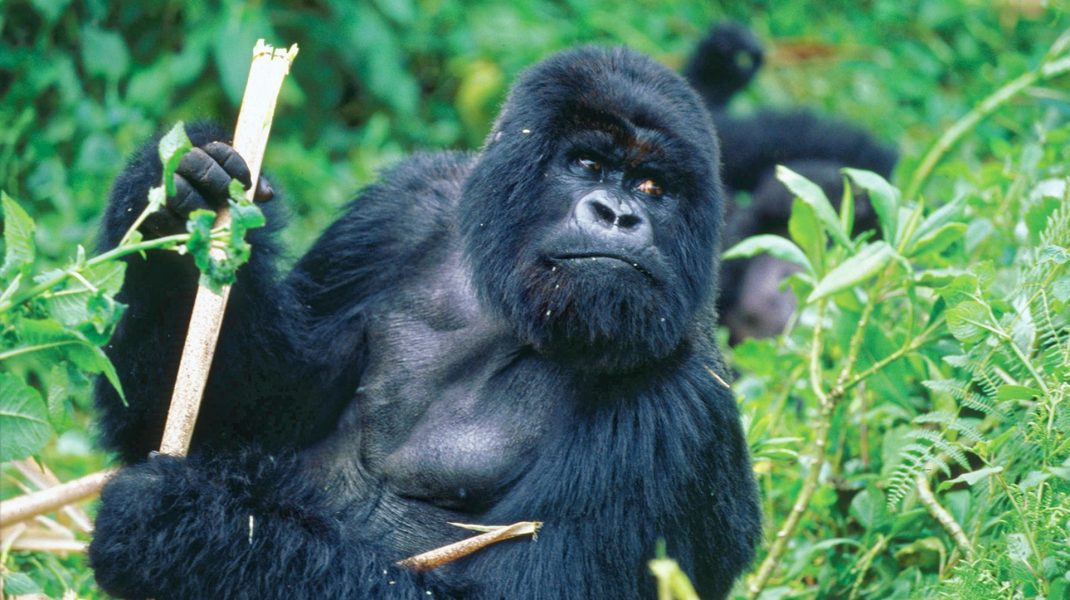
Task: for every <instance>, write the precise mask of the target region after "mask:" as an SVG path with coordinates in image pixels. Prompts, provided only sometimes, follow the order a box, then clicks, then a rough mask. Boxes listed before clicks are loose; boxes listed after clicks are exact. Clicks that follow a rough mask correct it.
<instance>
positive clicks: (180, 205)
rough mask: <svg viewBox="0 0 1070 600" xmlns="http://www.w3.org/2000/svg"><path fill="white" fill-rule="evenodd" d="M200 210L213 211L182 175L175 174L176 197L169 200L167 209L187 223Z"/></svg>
mask: <svg viewBox="0 0 1070 600" xmlns="http://www.w3.org/2000/svg"><path fill="white" fill-rule="evenodd" d="M199 208H205V209H208V210H211V209H212V206H211V205H210V204H208V201H207V200H205V199H204V196H202V195H201V193H200V192H199V191H197V188H195V187H193V185H191V184H190V182H189V180H187V179H186V178H185V177H183V176H182V175H179V174H178V173H175V195H174V196H172V197H170V198H168V199H167V209H168V210H170V211H171V212H172V213H174V214H175V215H177V216H178V217H179V218H180V219H181V220H183V221H185V220H186V219H188V218H189V214H190V213H191V212H193V211H195V210H197V209H199Z"/></svg>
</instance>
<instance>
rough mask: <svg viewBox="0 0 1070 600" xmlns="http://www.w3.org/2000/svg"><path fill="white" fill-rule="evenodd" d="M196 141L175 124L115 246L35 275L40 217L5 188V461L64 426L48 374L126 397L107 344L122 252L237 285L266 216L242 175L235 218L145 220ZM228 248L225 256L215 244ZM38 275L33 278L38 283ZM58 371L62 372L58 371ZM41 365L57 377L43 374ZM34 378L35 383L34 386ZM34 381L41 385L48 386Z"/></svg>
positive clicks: (0, 455)
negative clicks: (88, 378)
mask: <svg viewBox="0 0 1070 600" xmlns="http://www.w3.org/2000/svg"><path fill="white" fill-rule="evenodd" d="M190 148H191V146H190V142H189V138H187V137H186V133H185V130H184V129H183V127H182V124H181V123H179V124H177V125H175V127H174V128H172V130H171V131H170V132H169V133H168V134H167V135H165V136H164V137H163V138H162V139H161V140H160V144H159V151H160V159H161V161H162V163H163V165H164V172H163V179H162V182H161V185H160V186H158V187H155V188H153V189H152V190H150V192H149V198H148V205H147V206H146V207H145V209H144V211H143V212H142V213H141V214H140V215H139V216H138V217H137V219H136V220H135V221H134V223H133V225H132V226H131V227H130V229H129V231H127V232H126V234H125V235H124V236H123V237H122V239H121V240H120V241H119V243H118V244H117V245H116V247H115V248H112V249H111V250H108V251H107V252H104V253H102V254H99V255H97V256H94V257H91V258H88V257H87V256H86V252H85V250H84V248H82V247H81V246H79V247H78V251H77V254H76V256H75V257H74V258H73V259H72V260H71V261H70V262H68V263H67V265H66V266H64V267H63V268H61V269H53V270H49V271H45V272H43V273H40V274H37V275H34V274H33V266H34V257H35V254H36V253H35V243H34V230H35V224H34V222H33V220H32V219H31V218H30V216H29V215H28V214H27V213H26V212H25V211H24V210H23V209H22V208H21V207H20V206H19V205H18V203H16V202H15V201H14V200H13V199H12V198H10V197H9V196H8V195H7V194H6V193H3V194H0V196H2V204H3V216H4V263H3V268H2V269H0V289H3V290H4V291H3V294H2V295H0V335H2V338H0V339H2V342H3V344H2V346H0V348H2V349H0V364H2V365H3V366H4V368H5V370H6V371H8V372H6V373H0V439H3V440H4V442H3V444H2V445H0V461H3V462H6V461H10V460H14V459H20V458H24V457H27V456H30V455H33V454H36V453H37V452H39V451H40V450H41V448H42V447H43V446H44V445H45V443H46V442H47V441H48V440H49V439H50V437H51V435H52V433H53V431H54V428H55V427H58V426H61V425H62V424H63V417H64V415H66V414H67V412H68V407H67V406H65V405H64V404H63V403H64V402H65V398H66V394H64V392H63V390H62V389H50V388H48V387H47V386H46V385H44V384H43V383H42V381H52V382H62V381H64V380H65V377H66V376H69V375H67V374H69V373H70V372H71V371H74V372H76V373H78V374H87V373H88V374H94V373H99V374H102V375H103V376H104V377H106V378H107V380H108V381H109V382H110V383H111V385H113V386H115V389H116V390H117V391H118V392H119V395H120V397H123V398H124V400H125V397H124V395H123V389H122V385H121V383H120V381H119V376H118V374H117V373H116V372H115V368H114V367H113V366H112V364H111V361H109V360H108V357H107V356H106V355H105V354H104V351H103V350H102V349H101V346H103V345H104V344H105V343H107V341H108V340H109V339H110V338H111V335H112V333H113V331H114V329H115V326H116V324H117V323H118V322H119V319H120V318H121V316H122V314H123V310H124V309H125V308H126V307H125V306H124V305H123V304H122V303H121V302H118V301H117V300H115V296H116V294H118V293H119V290H120V289H121V288H122V284H123V274H124V272H125V269H126V264H125V262H124V259H126V257H130V258H129V259H127V260H139V257H135V256H131V255H135V254H137V255H141V257H144V253H145V252H148V251H172V252H178V253H180V254H182V253H186V252H189V253H190V254H192V255H193V260H194V262H196V264H197V266H198V267H199V268H200V269H201V271H202V281H204V282H206V283H207V284H208V285H209V286H211V287H213V288H214V289H218V288H219V287H220V286H222V285H225V284H229V283H232V282H233V281H234V278H235V274H236V272H237V270H238V268H239V267H240V266H241V265H242V264H244V263H245V262H246V261H247V260H248V258H249V253H250V248H249V244H248V243H247V242H246V241H245V240H244V234H245V232H246V231H247V230H249V229H252V228H255V227H260V226H263V224H264V217H263V214H262V213H261V212H260V209H259V208H257V207H256V206H255V205H253V203H252V202H251V201H249V200H246V198H245V195H244V193H243V191H242V187H241V184H240V183H237V182H234V183H233V184H232V186H231V200H230V206H231V224H230V225H229V226H228V227H213V221H214V219H215V213H213V212H211V211H194V213H193V214H192V215H190V221H189V223H188V224H187V227H188V230H189V231H188V232H187V233H182V234H176V235H170V236H165V237H159V238H155V239H150V240H146V239H144V238H143V236H142V235H141V232H140V231H139V230H138V227H139V226H140V225H141V223H142V222H143V221H144V220H145V218H146V217H147V216H148V215H149V214H151V213H152V212H153V211H156V210H160V209H161V208H162V207H163V205H164V200H165V198H166V194H167V193H168V191H167V190H168V189H170V191H171V192H172V193H173V186H174V178H173V175H174V172H175V169H176V168H177V166H178V162H179V160H181V158H182V156H183V155H184V154H185V152H187V151H189V149H190ZM213 248H218V249H220V250H222V251H223V257H222V258H215V257H213V256H211V254H210V250H212V249H213ZM31 282H32V283H31ZM57 371H58V372H59V373H63V374H58V375H57V374H56V373H57ZM41 373H50V374H52V375H54V376H52V377H47V378H42V377H41V376H40V374H41ZM33 384H36V386H35V385H33ZM37 388H42V389H41V391H43V392H44V396H42V394H41V391H38V389H37ZM46 398H47V401H46Z"/></svg>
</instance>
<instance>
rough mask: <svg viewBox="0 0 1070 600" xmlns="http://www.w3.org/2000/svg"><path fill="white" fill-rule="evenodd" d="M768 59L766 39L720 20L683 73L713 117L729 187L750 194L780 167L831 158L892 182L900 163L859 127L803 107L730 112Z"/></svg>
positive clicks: (725, 181) (894, 152)
mask: <svg viewBox="0 0 1070 600" xmlns="http://www.w3.org/2000/svg"><path fill="white" fill-rule="evenodd" d="M764 62H765V53H764V51H763V50H762V46H761V42H760V41H759V40H758V39H757V38H756V37H755V36H754V34H753V33H751V32H750V31H749V30H748V29H747V28H746V27H744V26H743V25H740V24H738V23H720V24H717V25H714V26H713V27H711V28H710V31H709V32H708V33H707V34H706V37H704V38H703V39H702V41H701V42H700V43H699V45H698V46H697V47H696V48H695V52H694V53H693V54H692V55H691V58H690V59H689V60H688V64H687V66H686V67H685V69H684V74H685V76H686V77H687V79H688V81H690V82H691V83H692V85H694V86H695V88H696V89H697V90H699V92H700V93H701V94H702V96H703V98H704V99H705V100H706V103H707V108H709V110H710V112H711V113H712V115H713V121H714V124H715V125H716V126H717V134H718V136H719V138H720V140H721V151H722V155H721V156H722V160H723V163H724V171H723V173H722V174H723V177H724V183H725V185H726V186H727V187H728V188H729V189H730V190H732V191H740V190H743V191H751V190H753V189H754V188H755V187H757V186H758V184H759V183H760V182H761V180H762V179H763V177H764V176H765V175H767V174H768V173H769V172H770V171H771V170H772V168H773V167H774V166H775V165H778V164H786V163H790V162H793V161H817V160H820V161H828V162H832V163H839V164H840V165H844V166H849V167H854V168H857V169H866V170H868V171H873V172H875V173H880V174H881V175H883V176H885V177H887V176H888V175H889V174H890V173H891V172H892V168H893V167H895V163H896V161H897V160H898V153H897V152H896V151H895V149H894V148H891V147H889V146H886V145H884V144H881V143H880V142H878V141H877V140H875V139H873V137H872V136H870V135H869V134H868V133H867V132H866V131H864V130H862V129H860V128H858V127H857V126H855V125H851V124H849V123H844V122H840V121H836V120H833V119H829V118H827V117H823V116H820V115H817V114H816V113H814V112H812V111H809V110H804V109H790V110H772V109H763V110H759V111H757V112H756V113H754V114H750V115H741V116H737V115H732V114H729V113H728V112H727V107H728V104H729V103H730V101H731V99H732V97H733V96H734V95H735V94H736V93H737V92H738V91H740V90H742V89H743V88H745V87H746V86H747V84H748V83H750V81H751V80H752V79H753V78H754V76H755V75H756V74H757V72H758V70H759V69H760V68H761V66H762V64H763V63H764Z"/></svg>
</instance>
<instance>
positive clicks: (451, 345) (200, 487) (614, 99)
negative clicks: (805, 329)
mask: <svg viewBox="0 0 1070 600" xmlns="http://www.w3.org/2000/svg"><path fill="white" fill-rule="evenodd" d="M190 134H191V138H192V140H193V141H194V144H195V145H197V146H199V147H203V146H205V145H207V144H208V142H210V141H212V140H217V139H224V136H223V134H222V132H220V131H218V130H214V129H212V128H210V127H196V128H193V129H192V130H191V131H190ZM152 148H153V145H152V144H151V143H150V144H149V145H147V146H146V148H145V149H144V150H143V151H142V152H141V153H140V154H139V155H138V156H137V157H135V159H134V161H133V162H132V163H131V165H130V166H129V167H128V168H127V170H126V171H125V172H124V174H123V175H122V176H121V177H120V178H119V180H118V181H117V183H116V185H115V188H114V192H113V197H112V201H111V205H110V208H109V210H108V213H107V215H106V217H105V220H104V240H105V243H106V244H114V243H115V241H116V240H117V239H118V236H120V235H121V232H122V231H123V230H124V229H125V228H126V227H127V226H129V224H130V223H131V221H132V219H133V217H134V216H135V215H136V214H137V213H138V211H139V210H140V208H141V207H142V206H144V198H145V196H146V193H147V191H148V188H149V186H151V185H153V184H154V183H155V182H156V181H157V180H158V178H159V177H160V166H159V164H158V160H157V159H155V158H154V154H153V152H152ZM718 160H719V159H718V154H717V143H716V141H715V139H714V135H713V129H712V126H711V124H710V121H709V117H708V116H707V114H706V111H705V109H704V108H703V105H702V101H701V100H700V98H699V97H698V96H697V95H696V94H695V93H694V92H693V91H692V90H691V89H690V87H689V86H688V85H687V84H686V83H685V82H684V81H683V79H681V78H680V77H678V76H676V75H674V74H673V73H671V72H670V71H668V70H667V69H665V68H664V67H662V66H660V65H658V64H656V63H655V62H654V61H652V60H650V59H648V58H646V57H643V56H641V55H638V54H635V53H633V52H630V51H627V50H623V49H599V48H585V49H580V50H576V51H572V52H568V53H563V54H560V55H557V56H555V57H552V58H550V59H548V60H547V61H545V62H543V63H541V64H540V65H538V66H536V67H534V68H532V69H531V70H529V71H528V72H527V73H526V74H525V75H524V76H523V77H522V78H521V80H520V81H519V82H518V83H517V84H516V86H515V87H514V89H513V91H512V92H511V93H510V96H509V98H508V100H507V101H506V103H505V106H504V108H503V111H502V114H501V115H500V117H499V119H498V121H497V123H496V124H495V126H494V129H493V131H492V132H491V134H490V136H489V137H488V140H487V142H486V144H485V146H484V148H483V149H482V151H481V152H480V153H479V154H463V153H442V154H434V155H419V156H415V157H413V158H411V159H409V160H407V161H405V162H403V163H402V164H400V165H399V166H397V167H396V168H394V169H393V170H392V171H390V172H388V173H386V174H385V175H384V177H383V178H382V181H381V183H378V184H375V185H372V186H370V187H369V188H367V189H366V190H365V191H364V192H363V193H361V195H360V196H359V197H358V199H357V200H356V201H354V202H353V203H352V205H350V207H349V208H348V209H347V210H346V211H345V214H344V215H342V216H341V218H340V219H339V220H338V221H337V222H336V223H335V224H334V225H332V226H331V227H330V228H329V229H328V230H327V231H326V232H325V233H324V235H323V236H322V238H320V240H319V241H318V242H317V243H316V244H315V245H314V247H313V248H312V249H311V250H310V251H309V252H308V254H307V255H306V256H305V257H304V258H302V259H301V260H300V261H299V262H298V264H297V265H296V267H295V268H294V269H293V271H292V272H291V273H290V274H289V275H288V276H286V277H285V278H280V277H277V276H276V272H275V268H274V266H273V264H274V259H275V256H276V254H277V253H276V251H275V245H274V243H273V241H272V233H271V232H270V231H258V232H255V233H254V239H253V244H254V249H253V256H252V260H251V262H250V263H249V264H248V265H246V266H245V267H243V269H242V270H241V271H240V273H239V278H238V282H237V284H236V285H235V287H234V291H233V293H232V296H231V305H230V307H229V309H228V311H227V317H226V321H225V323H224V329H223V333H222V339H221V341H220V345H219V349H218V351H217V354H216V358H215V365H214V367H213V370H212V373H211V376H210V380H209V384H208V389H207V392H206V395H205V398H204V405H203V408H202V412H201V417H200V419H199V422H198V425H197V429H196V432H195V435H194V440H193V448H192V452H191V455H190V457H189V458H188V459H179V458H173V457H165V456H155V457H151V458H148V459H147V460H146V458H145V457H146V456H147V455H148V453H149V452H150V451H151V450H152V449H153V448H155V446H156V444H157V443H158V440H159V436H160V431H161V422H162V420H163V415H164V412H165V406H166V403H167V400H168V398H169V395H170V394H169V392H170V387H171V385H172V382H173V380H174V373H175V371H176V365H177V362H178V360H177V357H178V353H179V347H180V344H181V338H182V334H183V331H184V326H185V324H186V322H187V319H188V315H189V310H190V300H191V297H192V290H193V287H194V284H195V280H196V273H195V272H194V270H193V269H192V267H191V266H190V265H189V264H188V263H187V261H186V260H184V258H183V257H176V256H170V255H166V256H163V255H158V254H151V255H150V256H149V257H148V260H147V261H142V260H141V259H138V258H133V259H132V260H131V261H130V268H129V271H128V276H127V285H126V286H125V288H124V290H123V296H122V299H123V301H124V302H127V303H128V304H129V309H128V311H127V313H126V315H125V317H124V320H123V322H122V323H121V325H120V327H119V330H118V331H117V333H116V336H115V338H114V340H113V342H112V344H111V345H110V347H109V349H108V352H109V354H110V356H111V357H112V359H113V360H114V361H115V363H116V365H117V367H118V370H119V373H120V376H121V377H122V380H123V384H124V387H125V389H126V390H127V397H128V399H129V402H130V406H129V407H124V406H123V405H122V404H121V403H120V401H119V399H118V398H117V397H116V396H115V394H114V392H113V391H112V390H111V388H110V387H108V385H107V384H106V383H105V384H101V385H99V386H98V392H97V402H98V406H99V408H100V411H101V414H102V416H101V428H102V431H103V440H104V442H105V444H106V445H107V446H108V447H109V448H112V449H114V450H115V451H117V452H118V453H119V455H120V456H121V457H122V459H123V460H124V461H125V462H127V463H130V464H129V465H128V466H126V467H124V468H123V469H122V470H121V471H120V473H119V474H118V475H117V476H116V477H115V478H114V479H113V480H112V481H111V482H110V483H109V484H108V486H107V487H106V488H105V490H104V492H103V495H102V503H101V507H100V511H99V515H98V518H97V525H96V535H95V538H94V540H93V542H92V545H91V547H90V560H91V563H92V565H93V568H94V570H95V572H96V577H97V580H98V582H99V583H100V584H101V586H102V587H103V588H104V589H105V590H107V591H109V592H110V593H113V594H115V595H118V596H124V597H155V598H157V599H160V600H163V599H165V598H193V597H220V598H245V597H247V598H274V597H287V598H291V597H301V598H308V597H323V598H376V599H381V598H415V597H428V596H431V597H437V598H443V597H463V598H495V599H497V598H585V599H589V598H639V597H652V596H653V591H654V590H653V580H652V577H651V576H650V575H649V574H648V573H647V571H646V562H647V560H649V559H650V558H652V557H653V556H654V549H655V546H656V543H657V541H658V540H659V539H664V540H665V542H666V545H667V550H668V554H669V555H670V556H672V557H673V558H675V559H676V560H677V561H679V562H680V564H681V565H682V566H683V568H684V569H685V570H686V572H687V573H688V574H689V575H690V576H691V577H692V578H693V580H694V582H695V584H696V587H697V588H698V590H699V593H700V594H702V597H704V598H721V597H724V596H725V595H726V594H727V593H728V590H729V589H730V588H731V586H732V584H733V581H734V580H735V578H736V577H737V576H738V575H739V573H740V572H741V571H742V570H743V569H744V568H745V567H746V566H747V564H748V563H749V562H750V560H751V558H752V555H753V551H754V546H755V544H756V543H757V541H758V538H759V536H760V515H759V507H758V503H757V494H756V489H755V485H754V482H753V478H752V473H751V467H750V461H749V457H748V453H747V444H746V440H745V438H744V435H743V431H742V429H741V424H740V421H739V415H738V413H737V409H736V405H735V401H734V400H733V398H732V395H731V393H730V391H729V390H728V389H727V388H726V387H725V386H724V385H723V384H722V383H720V382H719V379H718V378H716V377H715V376H713V375H712V372H713V371H717V370H722V366H721V362H720V361H721V359H720V354H719V352H718V350H717V348H716V347H715V346H714V345H713V343H712V341H711V340H710V336H709V332H710V330H711V328H712V327H713V325H714V323H713V315H714V310H713V303H714V299H715V290H716V274H717V258H716V254H717V248H718V243H719V239H718V237H719V231H720V226H721V211H722V203H723V192H722V186H721V182H720V178H719V175H718V169H717V164H718ZM180 173H185V174H186V176H187V177H190V178H193V181H192V182H191V183H192V185H193V186H194V187H196V188H198V189H199V190H200V191H201V193H202V194H203V195H204V198H200V201H204V202H207V203H208V204H213V203H218V202H220V201H221V199H220V198H218V197H216V196H215V195H213V194H209V193H207V192H205V191H204V190H205V189H206V188H205V186H206V185H207V184H206V182H205V181H200V180H197V179H196V174H197V173H198V171H197V170H195V169H187V170H186V171H183V170H182V169H181V168H180ZM198 186H199V187H198ZM191 198H197V196H196V195H194V196H191ZM189 204H190V203H188V202H186V201H184V200H183V201H175V202H172V203H170V204H169V210H173V211H174V212H175V213H176V215H177V216H178V217H181V216H182V215H183V213H184V212H186V211H188V209H189V208H190V206H189ZM277 204H278V202H272V203H269V204H268V205H266V207H267V212H268V219H269V223H271V225H272V226H273V227H276V228H277V227H279V226H280V224H281V220H280V215H279V214H278V212H279V209H278V207H277V206H276V205H277ZM178 220H180V219H178ZM178 220H176V222H177V221H178ZM521 520H541V521H543V522H544V523H545V525H544V527H543V529H542V530H541V532H540V533H539V536H538V540H537V541H528V540H514V541H509V542H503V543H500V544H497V545H495V546H492V547H490V548H487V549H485V550H482V551H480V552H478V553H476V554H474V555H472V556H470V557H467V558H464V559H461V560H459V561H457V562H454V563H451V564H449V565H446V566H443V567H440V568H438V569H435V570H432V571H430V572H426V573H419V574H417V573H410V572H408V571H406V570H404V569H401V568H398V567H395V566H394V563H395V561H398V560H399V559H402V558H405V557H407V556H411V555H414V554H417V553H420V552H424V551H427V550H430V549H432V548H436V547H439V546H442V545H444V544H446V543H449V542H453V541H456V540H458V539H461V538H464V537H467V536H468V535H470V534H469V533H468V532H465V531H463V530H459V529H457V528H455V527H453V526H450V525H448V524H447V523H448V522H451V521H452V522H457V521H460V522H466V523H482V524H508V523H513V522H516V521H521Z"/></svg>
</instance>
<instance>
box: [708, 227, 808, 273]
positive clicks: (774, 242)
mask: <svg viewBox="0 0 1070 600" xmlns="http://www.w3.org/2000/svg"><path fill="white" fill-rule="evenodd" d="M762 253H768V254H771V255H772V256H774V257H776V258H779V259H780V260H785V261H787V262H790V263H794V264H796V265H799V266H800V267H802V268H804V269H806V270H807V272H809V273H813V272H814V267H813V265H811V264H810V260H809V259H808V258H806V254H804V253H803V251H802V249H801V248H799V247H798V246H796V245H795V244H794V243H793V242H792V241H791V240H787V239H785V238H782V237H780V236H779V235H769V234H764V235H756V236H753V237H749V238H747V239H745V240H743V241H742V242H740V243H738V244H736V245H735V246H732V247H731V248H729V249H728V250H726V251H725V253H724V254H723V255H722V258H724V259H732V258H750V257H752V256H754V255H756V254H762Z"/></svg>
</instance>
